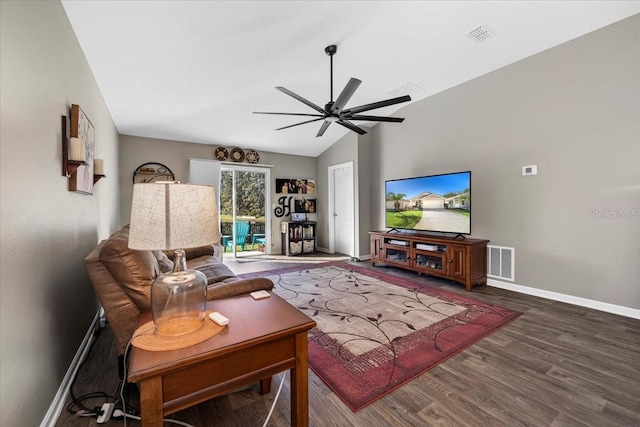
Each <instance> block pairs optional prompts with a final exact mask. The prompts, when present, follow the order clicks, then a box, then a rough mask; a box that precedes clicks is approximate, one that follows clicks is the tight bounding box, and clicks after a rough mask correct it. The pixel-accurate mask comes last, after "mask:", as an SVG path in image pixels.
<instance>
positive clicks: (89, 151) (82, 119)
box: [69, 104, 96, 194]
mask: <svg viewBox="0 0 640 427" xmlns="http://www.w3.org/2000/svg"><path fill="white" fill-rule="evenodd" d="M70 133H71V138H78V139H80V140H82V141H84V152H85V156H84V158H85V163H86V164H84V165H80V166H78V170H76V172H75V173H74V174H72V175H71V177H70V179H69V190H70V191H77V192H78V193H84V194H93V158H94V150H95V144H96V130H95V129H94V127H93V125H92V124H91V121H90V120H89V118H88V117H87V116H86V115H85V114H84V111H82V109H81V108H80V106H79V105H76V104H72V105H71V132H70Z"/></svg>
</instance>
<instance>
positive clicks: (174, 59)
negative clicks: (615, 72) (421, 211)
mask: <svg viewBox="0 0 640 427" xmlns="http://www.w3.org/2000/svg"><path fill="white" fill-rule="evenodd" d="M62 3H63V5H64V8H65V10H66V12H67V15H68V16H69V20H70V22H71V25H72V26H73V29H74V31H75V33H76V35H77V38H78V40H79V43H80V46H81V47H82V49H83V51H84V53H85V55H86V57H87V60H88V63H89V66H90V67H91V69H92V71H93V74H94V76H95V78H96V81H97V84H98V86H99V88H100V90H101V92H102V94H103V96H104V99H105V102H106V104H107V106H108V108H109V110H110V112H111V114H112V117H113V120H114V122H115V124H116V126H117V128H118V131H119V132H120V133H121V134H126V135H135V136H143V137H150V138H159V139H171V140H178V141H186V142H195V143H202V144H211V145H216V146H218V145H223V146H238V147H243V148H252V149H256V150H258V151H260V150H262V151H273V152H280V153H288V154H298V155H306V156H317V155H319V154H320V153H322V152H323V151H324V150H326V149H327V148H328V147H329V146H331V145H332V144H333V143H334V142H335V141H336V140H338V139H339V138H341V137H342V136H343V135H344V134H345V133H347V132H350V131H348V130H347V129H345V128H343V127H342V126H338V125H336V124H333V125H332V126H330V127H329V129H328V130H327V131H326V133H325V134H324V135H323V136H322V137H319V138H316V133H317V131H318V129H319V127H320V124H319V123H321V122H315V123H310V124H305V125H301V126H297V127H293V128H289V129H285V130H280V131H276V130H275V129H276V128H279V127H283V126H287V125H290V124H294V123H298V122H301V121H304V120H305V119H306V118H304V117H293V116H269V115H256V114H252V112H253V111H284V112H296V113H313V112H314V111H313V110H312V109H310V108H309V107H308V106H306V105H304V104H302V103H300V102H298V101H296V100H295V99H294V98H292V97H290V96H287V95H286V94H284V93H282V92H280V91H278V90H276V89H275V87H276V86H283V87H285V88H287V89H289V90H291V91H293V92H295V93H296V94H298V95H300V96H302V97H304V98H306V99H308V100H311V101H312V102H314V103H315V104H317V105H320V106H324V104H325V103H327V102H328V101H329V99H330V97H331V94H330V88H329V76H330V72H329V57H328V56H327V55H326V54H325V52H324V48H325V47H326V46H328V45H330V44H336V45H337V46H338V52H337V54H336V55H335V56H334V58H333V69H334V89H333V97H334V99H335V98H336V97H337V96H338V94H339V93H340V91H341V90H342V88H343V87H344V86H345V85H346V83H347V81H348V80H349V79H350V78H351V77H356V78H358V79H360V80H362V84H361V85H360V87H359V88H358V89H357V91H356V92H355V94H354V95H353V97H352V98H351V100H350V101H349V103H348V104H347V107H352V106H357V105H362V104H368V103H371V102H375V101H379V100H382V99H388V98H393V97H395V96H399V95H404V94H409V95H410V96H411V97H412V101H411V102H412V103H413V102H416V101H419V100H420V99H423V98H425V97H428V96H430V95H433V94H435V93H438V92H441V91H443V90H446V89H448V88H451V87H453V86H456V85H459V84H461V83H463V82H465V81H468V80H471V79H474V78H476V77H478V76H481V75H483V74H486V73H489V72H491V71H493V70H496V69H498V68H501V67H504V66H506V65H508V64H511V63H513V62H516V61H519V60H521V59H523V58H526V57H528V56H531V55H534V54H536V53H538V52H541V51H543V50H546V49H549V48H551V47H553V46H556V45H558V44H561V43H564V42H566V41H568V40H571V39H573V38H576V37H579V36H581V35H583V34H586V33H588V32H591V31H594V30H597V29H598V28H601V27H603V26H606V25H608V24H611V23H613V22H616V21H618V20H621V19H624V18H626V17H628V16H631V15H633V14H636V13H640V1H169V0H156V1H107V0H98V1H95V0H91V1H88V0H63V1H62ZM477 27H482V28H484V29H486V30H488V31H490V33H491V37H489V38H487V39H486V40H484V41H481V42H478V41H476V40H474V39H472V38H470V37H468V33H469V32H470V31H472V30H474V29H476V28H477ZM406 105H409V103H404V104H399V105H396V106H393V107H385V108H382V109H378V110H374V111H370V112H369V114H375V115H396V116H401V115H402V112H401V111H397V110H398V109H400V110H401V109H402V108H403V107H404V106H406ZM405 123H406V122H405ZM357 124H359V125H361V126H363V127H364V128H365V129H367V127H368V126H372V125H373V123H367V122H359V123H357ZM382 126H403V124H395V123H390V124H383V125H382Z"/></svg>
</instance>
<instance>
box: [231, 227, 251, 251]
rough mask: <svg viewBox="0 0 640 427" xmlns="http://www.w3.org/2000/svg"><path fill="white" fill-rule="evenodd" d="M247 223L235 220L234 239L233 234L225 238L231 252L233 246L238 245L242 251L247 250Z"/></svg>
mask: <svg viewBox="0 0 640 427" xmlns="http://www.w3.org/2000/svg"><path fill="white" fill-rule="evenodd" d="M249 228H250V227H249V223H248V222H247V221H236V241H235V242H234V241H233V236H229V238H228V239H226V246H228V247H229V249H230V250H231V252H233V248H234V246H240V247H241V248H242V250H243V251H246V250H247V237H249Z"/></svg>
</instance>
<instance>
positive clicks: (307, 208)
mask: <svg viewBox="0 0 640 427" xmlns="http://www.w3.org/2000/svg"><path fill="white" fill-rule="evenodd" d="M293 211H294V212H300V213H316V199H307V198H304V197H302V198H299V199H295V202H294V208H293Z"/></svg>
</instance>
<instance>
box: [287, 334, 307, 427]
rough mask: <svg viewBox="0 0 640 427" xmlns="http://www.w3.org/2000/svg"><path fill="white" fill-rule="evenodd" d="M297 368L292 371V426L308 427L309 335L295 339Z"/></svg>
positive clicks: (302, 335) (298, 336)
mask: <svg viewBox="0 0 640 427" xmlns="http://www.w3.org/2000/svg"><path fill="white" fill-rule="evenodd" d="M295 346H296V366H295V368H293V369H291V379H290V382H291V425H292V426H295V427H308V425H309V371H308V368H309V365H308V359H307V357H308V348H307V333H306V332H302V333H299V334H297V335H296V337H295Z"/></svg>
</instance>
